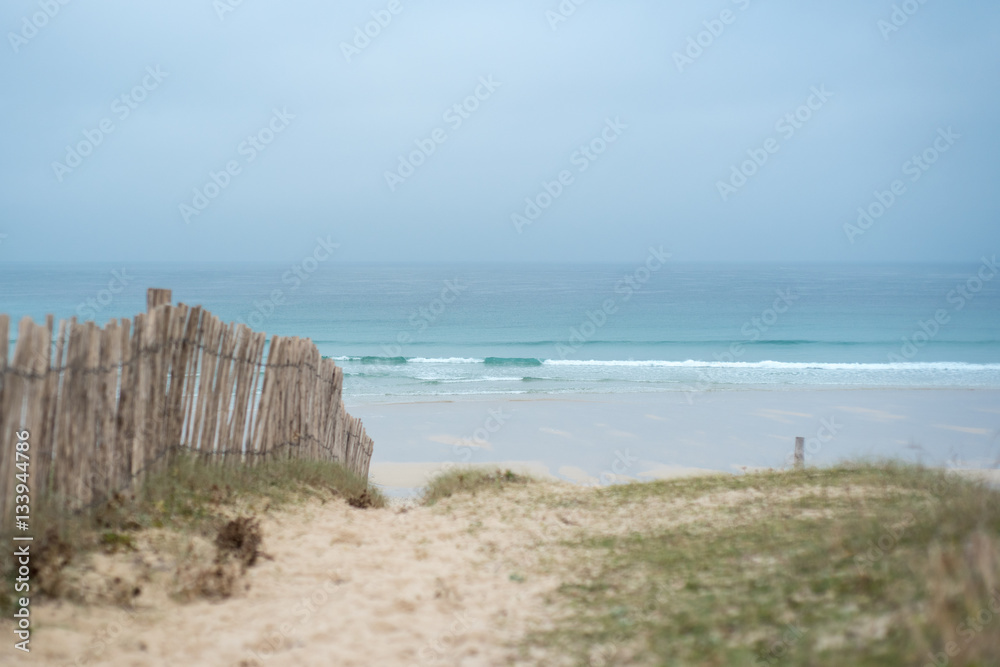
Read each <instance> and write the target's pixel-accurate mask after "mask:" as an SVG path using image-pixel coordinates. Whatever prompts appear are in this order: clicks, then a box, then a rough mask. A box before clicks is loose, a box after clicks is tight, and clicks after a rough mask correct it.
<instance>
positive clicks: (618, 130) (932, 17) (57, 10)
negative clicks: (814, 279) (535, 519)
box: [0, 0, 1000, 262]
mask: <svg viewBox="0 0 1000 667" xmlns="http://www.w3.org/2000/svg"><path fill="white" fill-rule="evenodd" d="M580 2H581V0H564V1H563V2H559V0H505V1H504V2H492V3H484V2H478V3H472V2H457V1H453V0H439V1H437V2H410V1H409V0H391V1H390V0H384V1H383V0H373V1H364V2H349V3H347V2H336V3H330V2H320V1H318V0H297V1H294V2H282V3H277V2H264V1H263V0H242V1H240V0H214V1H213V0H189V1H187V2H176V0H144V1H143V2H134V1H125V0H102V1H101V2H96V3H86V2H81V1H73V0H32V1H29V0H6V1H5V2H4V3H3V5H2V8H0V28H2V32H3V34H4V44H2V45H0V89H2V90H3V96H2V97H0V115H2V118H3V120H4V126H5V132H4V137H5V140H4V146H3V152H2V158H0V262H18V261H57V262H70V261H101V262H114V261H132V262H137V261H138V262H141V261H188V260H196V261H285V260H289V259H296V258H301V257H302V256H303V255H305V254H308V253H309V252H311V251H312V249H313V248H314V247H316V245H317V242H318V241H317V239H324V240H326V242H327V243H335V244H337V247H338V253H339V255H338V257H339V258H340V259H341V260H343V261H347V262H350V261H364V262H370V261H390V262H399V261H420V262H424V261H427V262H441V261H466V262H489V261H557V262H561V261H633V260H634V259H635V258H636V257H637V256H638V257H641V256H644V255H645V253H646V249H647V248H648V247H650V246H656V247H660V246H663V247H665V248H667V249H669V250H670V251H671V252H672V253H673V257H674V259H675V260H678V261H683V260H695V261H803V262H813V261H841V262H869V261H978V260H979V258H980V257H981V256H982V255H989V256H991V255H993V254H994V253H996V251H997V249H998V247H1000V226H998V225H997V219H998V214H1000V201H998V195H997V193H998V192H1000V189H998V188H997V187H996V182H995V181H996V176H997V174H998V163H997V156H998V155H1000V125H998V124H997V122H996V118H997V117H998V106H1000V104H998V102H1000V99H998V95H1000V88H998V86H997V82H998V81H1000V49H998V48H997V46H996V45H997V44H998V43H1000V5H998V4H997V3H995V2H987V1H985V0H969V1H967V2H962V3H944V2H942V1H940V0H924V1H923V2H920V1H918V0H907V1H906V2H899V1H898V0H897V2H890V1H889V0H875V1H872V0H866V1H861V0H844V1H841V2H825V3H803V2H792V1H791V0H784V1H781V0H771V1H770V2H763V1H761V0H712V1H709V2H678V1H670V0H668V1H662V0H615V1H614V2H612V1H611V0H584V1H582V3H581V4H577V3H580ZM859 209H860V210H859Z"/></svg>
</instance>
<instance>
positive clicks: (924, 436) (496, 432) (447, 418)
mask: <svg viewBox="0 0 1000 667" xmlns="http://www.w3.org/2000/svg"><path fill="white" fill-rule="evenodd" d="M350 409H351V411H352V413H354V414H357V415H358V416H360V417H361V418H362V419H363V421H364V423H365V427H366V428H367V429H368V432H369V433H371V434H372V437H373V438H374V439H375V442H376V448H375V455H374V458H373V460H372V474H373V477H374V479H375V481H376V482H377V483H379V484H381V485H383V486H384V487H385V489H386V491H387V492H389V493H391V494H395V495H405V494H408V493H412V492H413V491H414V489H415V487H419V486H421V485H423V484H424V483H425V481H426V479H427V478H428V476H429V475H431V474H433V473H434V472H436V471H438V470H441V469H442V468H445V467H447V466H451V465H456V464H462V463H498V464H502V465H510V466H511V467H513V468H515V469H517V470H523V471H526V472H531V473H533V474H535V475H536V476H539V477H549V478H558V479H563V480H567V481H572V482H575V483H582V484H607V483H612V482H614V481H621V480H649V479H654V478H658V477H664V476H671V477H672V476H677V475H678V474H699V473H701V472H704V471H721V472H730V473H739V472H741V471H742V470H743V469H744V468H748V469H754V468H772V467H773V468H780V467H782V466H784V465H786V464H787V461H788V457H789V456H790V455H791V453H792V451H793V449H794V442H795V437H796V436H802V437H804V438H806V461H807V463H808V464H810V465H828V464H832V463H835V462H837V461H841V460H844V459H857V458H897V459H903V460H906V461H912V462H922V463H924V464H927V465H934V466H949V467H955V468H996V467H997V465H998V462H1000V391H997V390H986V389H983V390H953V389H940V390H938V389H931V390H910V389H887V390H886V389H871V390H857V389H809V390H794V391H727V392H703V393H697V394H684V393H680V392H678V393H661V394H630V395H629V394H618V395H573V396H545V397H539V398H526V397H519V396H509V395H508V396H498V397H496V398H491V397H476V398H457V399H454V400H437V401H433V402H411V403H400V402H395V403H368V404H359V403H356V404H354V405H351V406H350Z"/></svg>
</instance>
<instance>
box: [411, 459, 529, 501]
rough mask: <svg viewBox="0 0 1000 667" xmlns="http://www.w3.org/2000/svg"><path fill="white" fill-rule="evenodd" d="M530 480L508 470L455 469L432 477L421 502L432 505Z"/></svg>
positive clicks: (525, 482)
mask: <svg viewBox="0 0 1000 667" xmlns="http://www.w3.org/2000/svg"><path fill="white" fill-rule="evenodd" d="M529 481H530V478H528V477H526V476H524V475H518V474H515V473H514V472H512V471H510V470H500V469H499V468H497V469H493V470H490V469H484V468H455V469H452V470H448V471H446V472H443V473H441V474H439V475H437V476H436V477H434V478H433V479H432V480H431V481H430V483H429V484H428V485H427V486H426V487H425V488H424V490H423V493H422V494H421V501H422V502H423V503H424V504H425V505H433V504H434V503H436V502H437V501H439V500H441V499H443V498H448V497H450V496H453V495H455V494H460V493H468V494H475V493H478V492H480V491H485V490H495V489H502V488H504V487H506V486H510V485H511V484H527V483H528V482H529Z"/></svg>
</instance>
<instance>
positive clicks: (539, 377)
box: [0, 249, 1000, 404]
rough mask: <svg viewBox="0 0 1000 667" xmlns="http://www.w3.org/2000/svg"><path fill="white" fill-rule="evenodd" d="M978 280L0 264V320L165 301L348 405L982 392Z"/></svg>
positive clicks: (800, 270)
mask: <svg viewBox="0 0 1000 667" xmlns="http://www.w3.org/2000/svg"><path fill="white" fill-rule="evenodd" d="M995 274H996V268H995V267H994V265H993V264H992V262H991V261H989V260H985V259H984V261H983V262H982V263H973V264H910V265H869V264H852V265H845V264H808V265H807V264H686V263H675V262H673V261H672V260H670V259H667V258H663V257H662V256H660V257H658V256H657V251H656V250H653V249H651V251H650V254H649V255H648V256H646V257H644V258H643V257H638V258H637V262H636V263H635V264H634V265H626V264H622V265H613V264H559V265H539V264H520V265H518V264H439V265H418V264H413V265H400V264H393V265H380V264H345V263H338V261H337V260H336V259H330V260H329V261H326V262H319V261H315V260H312V259H309V260H307V261H305V262H302V263H298V264H292V263H289V264H285V265H283V264H139V263H136V264H129V263H125V264H116V265H98V264H79V265H65V264H63V265H52V264H4V265H2V266H0V312H3V313H7V314H10V315H11V316H13V318H14V319H15V321H16V320H17V319H19V318H20V317H22V316H25V315H28V316H31V317H34V318H36V319H38V320H42V319H43V318H44V316H45V314H46V313H53V314H54V315H55V316H56V317H57V318H60V317H61V318H68V317H72V316H77V317H79V318H81V319H93V320H96V321H97V322H98V323H100V324H103V323H105V322H106V321H107V320H109V319H111V318H117V317H127V318H131V317H132V316H134V315H135V314H136V313H138V312H141V311H142V310H144V308H145V290H146V288H147V287H165V288H169V289H172V290H173V296H174V301H175V302H177V301H180V302H184V303H188V304H191V305H195V304H200V305H202V306H204V307H205V308H207V309H209V310H211V311H213V312H214V313H216V314H217V315H218V316H220V317H221V318H223V319H224V320H227V321H228V320H236V321H242V322H246V323H247V324H249V325H251V326H252V327H253V328H254V329H257V330H263V331H266V332H268V333H269V334H279V335H286V336H300V337H307V338H311V339H312V340H313V341H314V342H315V343H316V345H317V346H318V347H319V349H320V351H321V353H322V354H323V355H325V356H329V357H332V358H334V359H336V360H337V362H338V364H340V365H341V366H342V367H343V368H344V371H345V374H346V380H345V385H344V386H345V394H346V398H347V399H348V401H349V402H351V403H354V404H357V403H365V402H378V401H393V400H399V399H406V400H434V399H439V398H441V397H456V396H487V395H536V396H538V395H541V396H544V395H559V394H631V393H657V392H705V391H709V392H716V391H741V390H760V389H764V390H774V391H787V390H795V389H797V388H807V387H808V388H817V387H819V388H1000V280H994V278H995V277H996V275H995ZM14 329H15V330H14V331H13V332H12V336H13V335H16V328H14ZM11 343H12V344H13V341H11Z"/></svg>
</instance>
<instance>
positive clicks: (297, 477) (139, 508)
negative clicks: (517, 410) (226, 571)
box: [0, 456, 386, 611]
mask: <svg viewBox="0 0 1000 667" xmlns="http://www.w3.org/2000/svg"><path fill="white" fill-rule="evenodd" d="M308 498H320V499H322V500H326V499H335V498H343V499H344V500H346V501H347V502H348V503H350V504H351V505H352V506H354V507H359V508H368V507H373V508H381V507H385V505H386V498H385V496H384V495H383V494H382V492H381V491H380V490H379V489H378V488H377V487H373V486H370V485H369V484H368V480H366V479H364V478H361V477H358V476H357V475H354V474H353V473H351V472H349V471H347V470H346V469H344V468H343V467H342V466H340V465H339V464H337V463H333V462H326V461H306V460H299V459H288V460H284V461H270V462H267V463H264V464H261V465H258V466H254V467H247V466H231V467H225V466H218V465H206V464H205V463H203V462H201V461H199V460H198V459H197V458H196V457H194V456H178V457H176V458H175V459H174V460H173V461H172V462H171V463H170V464H169V466H167V467H166V468H165V469H164V470H163V471H162V472H159V473H156V474H153V475H150V476H149V477H147V478H146V480H145V481H144V482H143V483H142V485H141V486H139V487H138V488H137V489H135V490H134V491H133V492H127V493H118V494H115V495H114V496H113V497H111V498H109V499H108V500H107V501H105V502H103V503H100V504H99V505H97V506H95V507H92V508H87V509H85V510H81V511H76V512H65V511H59V510H55V509H53V508H52V507H51V506H46V505H45V504H40V505H36V506H35V507H34V509H33V512H32V532H33V533H34V535H35V536H36V542H35V547H34V549H33V553H34V554H35V556H33V558H32V566H33V568H34V572H33V573H32V579H33V580H36V579H37V581H36V582H35V583H36V590H40V591H41V592H42V593H43V594H50V595H51V594H54V593H55V591H56V589H57V588H58V586H56V585H54V584H53V585H49V582H55V581H57V580H58V577H59V571H60V570H61V569H62V568H63V567H65V566H66V565H68V564H69V563H70V562H72V561H75V560H76V559H78V558H79V557H80V556H83V555H85V554H87V553H88V552H92V551H97V550H100V551H103V552H105V553H111V552H117V551H129V550H131V549H132V548H133V537H132V535H134V534H135V533H136V532H137V531H141V530H143V529H148V528H167V529H171V530H176V531H181V532H187V533H191V532H193V533H197V534H200V535H202V536H205V537H209V538H214V536H215V535H217V534H218V533H219V531H221V530H223V529H224V528H225V527H226V525H227V524H228V523H229V522H231V521H232V520H233V519H237V518H238V517H243V518H250V517H253V516H255V515H257V514H259V513H260V512H265V511H268V510H269V509H278V508H280V507H282V506H284V505H287V504H289V503H294V502H299V501H302V500H305V499H308ZM2 537H4V538H6V537H7V536H2ZM0 571H2V572H3V574H4V578H5V579H6V580H7V581H6V585H4V586H3V590H2V591H0V610H2V611H6V610H7V609H8V608H10V605H11V604H12V599H11V597H10V595H11V594H12V593H11V591H13V576H14V575H13V571H14V570H13V562H12V560H11V559H10V557H9V554H6V553H5V555H4V556H2V557H0Z"/></svg>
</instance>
